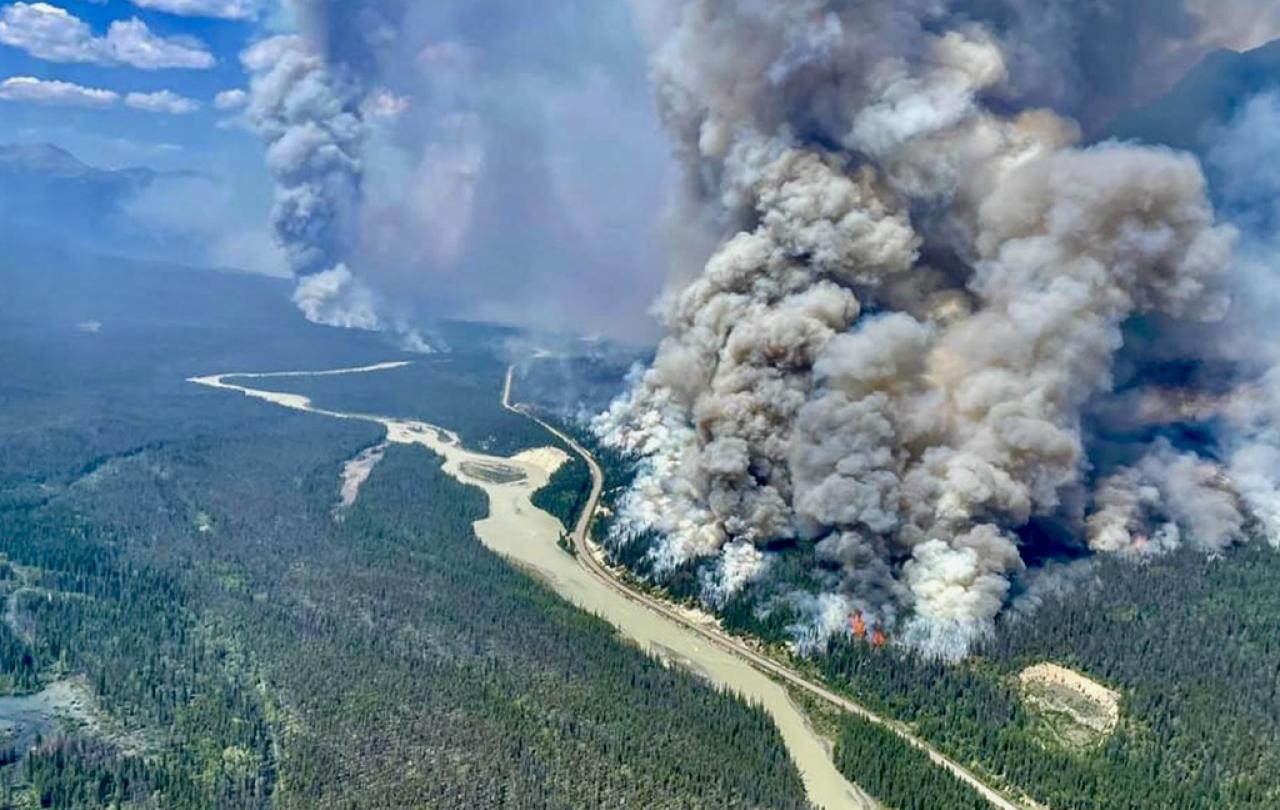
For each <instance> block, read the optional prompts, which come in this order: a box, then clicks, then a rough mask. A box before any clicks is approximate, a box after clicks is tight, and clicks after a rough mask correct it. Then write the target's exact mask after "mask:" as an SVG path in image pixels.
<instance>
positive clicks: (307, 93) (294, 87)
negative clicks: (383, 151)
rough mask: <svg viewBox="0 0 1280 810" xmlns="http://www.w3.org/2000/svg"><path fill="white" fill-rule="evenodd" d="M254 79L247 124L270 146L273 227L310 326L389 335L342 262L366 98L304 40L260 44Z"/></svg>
mask: <svg viewBox="0 0 1280 810" xmlns="http://www.w3.org/2000/svg"><path fill="white" fill-rule="evenodd" d="M241 59H242V61H243V63H244V66H245V69H246V70H248V71H249V73H250V74H251V75H252V77H253V78H252V83H251V94H250V103H249V109H248V112H247V118H248V120H249V122H250V124H251V125H252V126H253V127H254V129H255V130H256V131H257V132H258V133H259V134H260V135H261V136H262V138H263V140H265V141H266V143H267V165H268V168H269V169H270V170H271V173H272V174H273V175H274V176H275V178H276V183H277V187H276V202H275V207H274V209H273V210H272V217H271V224H272V229H273V230H274V231H275V235H276V239H277V241H278V242H279V243H280V244H281V245H282V246H283V247H284V249H285V253H286V255H287V257H288V261H289V266H290V268H291V269H292V270H293V271H294V273H295V274H296V275H297V276H298V288H297V290H296V292H295V294H294V302H295V303H296V304H297V305H298V307H299V308H300V309H301V310H302V312H303V314H305V315H306V317H307V318H308V320H311V321H314V322H316V323H323V324H329V325H331V326H343V327H349V328H355V329H371V330H376V329H381V328H382V322H381V320H380V319H379V317H378V315H377V313H376V312H375V304H374V298H373V294H372V292H370V291H369V289H368V288H367V287H365V286H364V285H363V284H362V283H361V282H360V281H359V279H357V278H356V277H355V276H354V275H353V274H352V272H351V270H350V269H349V268H348V267H347V265H346V264H345V263H344V259H345V255H346V252H347V251H348V250H349V249H350V248H351V246H352V243H353V240H354V239H355V228H356V224H357V222H358V216H359V207H360V202H361V176H362V162H361V160H362V157H361V149H362V142H363V139H364V135H365V132H364V130H365V124H364V120H363V118H362V116H361V114H360V109H359V107H360V102H361V91H360V88H358V87H356V86H353V85H352V84H351V83H350V82H349V81H344V80H343V79H341V78H340V77H338V76H337V75H335V74H334V73H333V72H331V71H330V70H329V69H328V67H327V66H326V65H325V63H324V61H323V59H322V58H321V56H320V55H319V54H318V53H316V52H315V50H314V49H313V48H312V46H310V45H309V44H308V43H307V41H306V40H305V39H304V38H303V37H301V36H280V37H275V38H272V39H268V40H266V41H264V42H261V43H258V44H257V45H255V46H253V47H252V48H250V49H249V50H247V51H246V52H245V53H244V54H243V55H242V57H241Z"/></svg>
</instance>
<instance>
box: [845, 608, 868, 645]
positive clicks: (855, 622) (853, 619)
mask: <svg viewBox="0 0 1280 810" xmlns="http://www.w3.org/2000/svg"><path fill="white" fill-rule="evenodd" d="M849 630H850V632H852V633H853V637H854V638H856V639H859V640H861V639H863V638H866V636H867V621H866V619H864V618H862V611H861V610H858V611H855V612H854V613H853V615H852V616H850V617H849Z"/></svg>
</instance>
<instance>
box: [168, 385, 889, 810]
mask: <svg viewBox="0 0 1280 810" xmlns="http://www.w3.org/2000/svg"><path fill="white" fill-rule="evenodd" d="M403 365H406V364H405V363H383V364H379V365H375V366H366V367H362V368H353V369H336V370H333V371H326V372H283V373H276V374H221V375H215V376H209V377H198V378H193V379H191V380H190V382H193V383H197V384H200V385H205V386H209V387H212V388H218V389H224V390H228V391H238V392H240V393H242V394H244V395H246V396H249V397H253V398H255V399H260V400H264V401H266V402H271V403H274V404H276V405H280V406H282V407H286V408H292V409H294V410H299V411H305V412H308V413H314V414H320V415H323V416H328V417H332V418H337V419H356V420H361V421H369V422H377V423H378V424H381V425H383V426H384V427H385V428H386V431H387V441H388V442H390V443H392V444H418V445H422V446H424V447H427V448H429V449H430V450H432V451H434V452H435V453H437V454H439V455H441V456H443V457H444V459H445V464H444V470H445V472H446V473H448V474H449V475H451V476H453V477H454V478H456V479H457V480H458V481H461V482H462V483H465V484H468V485H471V486H476V487H479V488H480V489H482V490H484V492H485V493H486V494H487V495H488V497H489V516H488V517H487V518H485V519H484V520H481V521H479V522H477V523H476V524H475V529H476V534H477V535H478V536H479V538H480V540H481V542H483V543H484V544H485V546H487V547H488V548H490V549H491V550H493V551H495V552H497V553H499V554H501V555H503V556H504V557H506V558H508V559H510V560H512V561H514V562H515V563H517V564H519V565H521V566H522V567H524V568H526V569H527V570H529V571H531V572H532V573H534V574H535V575H536V576H538V577H540V578H541V579H542V580H543V581H545V582H546V583H548V584H549V585H550V586H551V587H552V588H554V589H555V590H556V592H557V593H559V594H560V596H562V597H563V598H565V599H567V600H569V601H571V602H573V603H574V604H576V605H578V606H579V607H581V608H583V609H584V610H588V611H590V612H592V613H594V614H596V615H598V616H600V617H602V618H603V619H605V620H606V621H608V622H609V623H610V624H612V625H613V626H614V627H616V628H617V629H618V630H619V632H620V633H622V634H623V635H624V636H625V637H627V638H629V639H632V640H633V641H635V642H636V643H637V644H639V645H640V647H642V648H643V649H645V650H646V651H648V652H649V653H650V654H652V655H654V656H657V657H659V658H660V659H662V660H665V661H667V662H669V663H671V664H673V665H679V666H682V667H685V668H687V669H689V670H692V671H694V672H696V673H698V674H699V675H701V676H702V677H703V678H705V679H706V680H707V681H708V682H710V683H712V684H714V685H716V686H718V687H721V688H725V689H730V690H733V691H734V692H736V693H738V694H740V695H741V696H742V697H744V698H745V699H747V700H748V701H751V702H753V703H756V704H759V705H760V706H762V707H763V708H764V709H765V710H766V711H768V712H769V714H770V715H772V717H773V720H774V723H775V724H776V725H777V727H778V730H779V732H780V733H781V735H782V739H783V741H784V742H785V744H786V746H787V750H788V752H789V753H790V755H791V759H792V761H793V762H794V763H795V765H796V767H797V769H798V770H799V772H800V776H801V778H802V780H803V782H804V787H805V791H806V793H807V794H808V798H809V801H810V802H812V803H813V804H814V805H815V806H817V807H819V808H823V809H824V810H846V808H874V807H877V806H878V805H877V804H876V802H875V801H874V800H872V799H871V798H870V797H869V796H868V795H867V794H866V793H865V792H863V791H862V790H861V789H860V788H858V787H857V786H856V785H854V784H852V783H851V782H849V781H848V780H847V779H845V778H844V777H843V776H842V775H841V774H840V772H839V771H838V770H837V769H836V767H835V764H834V763H833V761H832V757H831V746H830V743H829V741H827V740H826V739H824V738H823V737H821V736H820V735H819V734H818V733H817V732H816V731H815V730H814V729H813V727H812V726H811V725H810V723H809V721H808V718H807V717H806V715H805V714H804V712H802V711H801V710H800V709H799V708H798V707H797V706H796V705H795V703H794V702H793V701H792V700H791V697H790V695H789V694H788V692H787V690H786V689H785V688H784V687H783V686H782V685H780V684H779V683H778V682H776V681H775V680H773V679H772V678H770V677H768V676H767V675H765V674H764V673H762V672H760V671H759V670H758V669H757V668H755V667H753V666H752V665H751V664H750V663H748V662H747V661H746V660H743V658H742V657H741V656H740V655H735V654H734V653H733V652H731V651H730V650H728V649H726V648H725V647H724V646H723V645H721V644H717V643H714V641H712V640H709V638H708V635H707V634H703V633H699V632H695V630H694V629H691V628H690V626H689V624H690V623H692V622H710V621H711V620H710V619H709V618H707V617H704V616H700V615H698V614H694V613H692V612H690V613H689V614H688V616H686V617H684V621H683V622H681V621H676V620H675V619H673V618H671V617H670V616H667V615H663V613H660V612H658V611H656V610H654V609H653V608H652V607H650V606H648V605H646V604H645V603H644V602H643V601H641V600H638V599H636V598H634V597H631V596H629V595H628V594H627V593H626V591H625V589H622V588H620V587H619V586H618V585H617V584H616V583H614V582H612V581H611V580H609V579H608V577H607V575H606V576H602V574H601V570H600V564H599V560H598V559H592V560H590V561H588V560H586V559H584V556H589V555H591V554H593V553H594V552H592V550H591V549H590V548H585V547H584V546H582V545H581V544H580V545H579V553H578V555H577V556H573V555H570V554H567V553H566V552H565V551H564V550H563V549H561V548H560V547H559V546H557V541H558V540H559V539H560V538H561V536H562V534H563V533H564V532H565V527H563V526H561V524H560V521H559V520H557V519H556V518H554V517H552V516H551V515H549V514H547V513H546V512H543V511H542V510H540V509H538V508H536V507H535V506H533V504H532V502H531V501H530V498H531V496H532V495H533V493H534V492H535V491H536V490H538V489H539V488H541V487H543V486H545V485H546V483H547V482H548V480H549V479H550V475H551V473H550V471H549V469H548V465H547V464H545V463H539V461H538V458H537V454H532V455H531V454H526V453H522V454H519V455H517V456H515V457H512V458H498V457H494V456H488V455H484V454H481V453H476V452H473V451H471V450H468V449H466V448H465V447H463V446H462V444H461V442H460V441H459V440H458V437H457V435H456V434H454V433H452V432H450V431H448V430H445V429H443V428H439V427H436V426H434V425H430V424H427V423H425V422H417V421H413V420H408V419H394V418H389V417H383V416H375V415H368V414H356V413H342V412H338V411H330V410H326V409H324V408H320V407H317V406H314V405H313V404H312V403H311V400H310V399H308V398H307V397H304V396H301V395H298V394H287V393H280V392H273V391H270V390H266V388H260V387H253V386H259V385H262V386H269V385H270V382H269V381H270V379H271V378H273V377H297V376H308V375H309V374H315V375H321V374H322V375H333V374H367V373H376V372H379V371H386V370H390V369H394V368H398V367H400V366H403ZM508 385H509V381H508ZM504 404H506V399H505V396H504ZM575 449H578V448H576V446H575ZM584 458H587V459H588V461H589V462H590V459H589V457H587V456H585V455H584ZM504 469H505V470H507V471H508V473H512V472H516V471H518V473H517V474H505V475H494V474H493V471H494V470H504ZM593 472H596V473H598V470H597V469H595V468H594V465H593ZM519 473H523V475H520V474H519ZM595 494H596V495H598V484H597V492H596V493H595ZM583 525H584V526H585V521H584V524H583ZM577 534H578V535H579V537H577V538H576V539H577V540H579V541H581V540H582V537H581V536H580V535H582V534H583V531H582V527H579V531H578V532H577Z"/></svg>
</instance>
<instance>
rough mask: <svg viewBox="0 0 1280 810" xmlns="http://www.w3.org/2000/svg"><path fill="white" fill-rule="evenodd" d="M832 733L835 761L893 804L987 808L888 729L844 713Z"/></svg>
mask: <svg viewBox="0 0 1280 810" xmlns="http://www.w3.org/2000/svg"><path fill="white" fill-rule="evenodd" d="M838 725H839V736H838V737H837V738H836V750H835V759H836V767H837V768H839V769H840V770H841V771H842V772H843V773H846V774H849V775H850V776H856V777H857V781H858V785H859V786H860V787H861V788H863V789H864V790H866V791H867V792H868V793H870V794H871V795H872V796H875V797H876V798H877V799H878V800H880V801H881V802H883V803H884V804H886V805H887V806H889V807H892V808H894V810H937V809H938V808H946V810H987V808H989V807H990V805H989V804H988V803H987V800H986V799H984V798H983V797H981V796H979V795H978V794H977V793H976V792H975V791H974V790H973V789H972V788H970V787H969V786H968V785H966V784H965V783H963V782H961V781H960V780H959V779H957V778H956V777H955V776H953V775H952V774H951V772H950V771H946V770H944V769H942V768H939V767H938V766H937V765H935V764H934V763H933V762H932V761H931V760H930V759H929V755H928V754H926V753H924V752H923V751H920V750H918V749H916V748H913V747H912V746H911V745H910V744H908V743H907V742H905V741H903V740H902V738H900V737H898V736H897V735H896V734H894V733H893V732H892V731H890V730H889V729H887V728H885V727H883V726H880V725H877V724H875V723H871V722H868V721H866V720H863V719H862V718H860V717H853V716H851V715H845V716H844V717H842V718H841V719H840V721H839V724H838Z"/></svg>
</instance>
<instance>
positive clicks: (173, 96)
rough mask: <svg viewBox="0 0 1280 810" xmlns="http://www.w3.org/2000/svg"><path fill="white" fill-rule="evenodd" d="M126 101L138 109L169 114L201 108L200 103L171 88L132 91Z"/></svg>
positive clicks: (125, 98) (191, 111) (184, 113)
mask: <svg viewBox="0 0 1280 810" xmlns="http://www.w3.org/2000/svg"><path fill="white" fill-rule="evenodd" d="M124 103H125V104H126V105H128V106H130V107H133V108H134V109H136V110H145V111H147V112H153V113H167V114H168V115H186V114H187V113H193V112H195V111H196V110H198V109H200V103H199V102H198V101H193V100H192V99H189V98H184V97H183V96H180V95H178V94H177V93H174V92H172V91H169V90H160V91H159V92H156V93H130V94H129V95H127V96H125V97H124Z"/></svg>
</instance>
